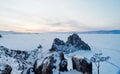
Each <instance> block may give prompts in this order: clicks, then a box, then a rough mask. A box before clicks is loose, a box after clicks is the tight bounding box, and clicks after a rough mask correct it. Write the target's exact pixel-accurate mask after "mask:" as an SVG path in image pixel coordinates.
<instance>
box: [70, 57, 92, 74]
mask: <svg viewBox="0 0 120 74" xmlns="http://www.w3.org/2000/svg"><path fill="white" fill-rule="evenodd" d="M72 64H73V69H76V70H77V71H80V72H83V73H86V74H92V63H91V62H87V59H86V58H83V57H76V56H73V57H72Z"/></svg>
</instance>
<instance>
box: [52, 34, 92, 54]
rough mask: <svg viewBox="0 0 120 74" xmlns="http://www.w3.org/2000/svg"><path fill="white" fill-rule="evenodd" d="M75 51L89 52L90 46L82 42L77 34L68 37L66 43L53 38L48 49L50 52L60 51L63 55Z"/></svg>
mask: <svg viewBox="0 0 120 74" xmlns="http://www.w3.org/2000/svg"><path fill="white" fill-rule="evenodd" d="M77 50H91V48H90V46H89V45H88V44H86V43H85V42H84V41H82V40H81V38H80V37H79V36H78V35H77V34H73V35H70V36H69V37H68V39H67V41H66V43H65V42H63V41H62V40H60V39H58V38H55V39H54V42H53V44H52V47H51V49H50V51H62V52H65V53H70V52H74V51H77Z"/></svg>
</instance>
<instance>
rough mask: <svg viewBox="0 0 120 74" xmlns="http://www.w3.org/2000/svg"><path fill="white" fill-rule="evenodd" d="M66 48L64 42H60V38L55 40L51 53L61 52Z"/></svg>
mask: <svg viewBox="0 0 120 74" xmlns="http://www.w3.org/2000/svg"><path fill="white" fill-rule="evenodd" d="M64 46H65V43H64V41H62V40H60V39H59V38H55V39H54V42H53V44H52V48H51V49H50V51H58V50H61V49H63V47H64Z"/></svg>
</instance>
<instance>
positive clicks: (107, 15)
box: [0, 0, 120, 32]
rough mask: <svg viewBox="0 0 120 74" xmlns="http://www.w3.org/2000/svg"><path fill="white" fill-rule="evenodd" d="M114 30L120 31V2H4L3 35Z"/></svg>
mask: <svg viewBox="0 0 120 74" xmlns="http://www.w3.org/2000/svg"><path fill="white" fill-rule="evenodd" d="M114 29H120V0H0V30H2V31H18V32H69V31H92V30H114Z"/></svg>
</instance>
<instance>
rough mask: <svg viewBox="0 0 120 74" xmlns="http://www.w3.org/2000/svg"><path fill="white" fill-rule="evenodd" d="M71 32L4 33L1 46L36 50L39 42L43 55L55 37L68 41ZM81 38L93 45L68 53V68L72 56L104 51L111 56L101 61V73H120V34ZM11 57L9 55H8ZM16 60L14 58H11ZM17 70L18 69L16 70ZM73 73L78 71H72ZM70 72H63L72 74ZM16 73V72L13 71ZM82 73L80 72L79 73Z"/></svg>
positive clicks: (86, 55) (70, 67) (91, 35)
mask: <svg viewBox="0 0 120 74" xmlns="http://www.w3.org/2000/svg"><path fill="white" fill-rule="evenodd" d="M69 35H70V34H55V33H44V34H4V35H2V36H3V38H0V46H5V47H7V48H10V49H14V50H18V49H19V50H27V51H30V50H34V49H36V48H37V47H38V45H39V44H41V45H42V47H43V48H42V49H43V53H45V54H44V55H43V56H46V55H47V52H48V49H50V48H51V46H52V43H53V40H54V38H56V37H57V38H59V39H61V40H64V41H66V40H67V37H68V36H69ZM79 36H80V37H81V39H82V40H83V41H84V42H86V43H88V45H90V47H91V49H92V50H91V51H82V50H81V51H77V52H74V53H71V54H66V55H65V57H66V58H67V59H68V60H69V62H68V65H69V67H68V69H69V70H70V69H72V65H71V64H72V62H71V56H73V55H77V56H83V57H87V58H88V59H90V57H92V56H93V55H94V54H95V53H98V52H100V53H103V56H110V59H109V60H108V62H103V63H101V66H100V74H118V73H119V72H120V54H119V53H120V48H119V46H120V34H79ZM8 58H9V57H8ZM11 60H12V61H15V60H14V59H11ZM12 61H6V60H5V59H2V61H0V63H2V62H6V63H7V64H9V63H10V64H13V63H12ZM12 67H15V68H17V64H13V66H12ZM14 72H16V69H15V71H14ZM70 73H71V74H73V73H75V74H77V72H76V71H71V72H70ZM70 73H69V72H66V73H61V74H70ZM12 74H16V73H12ZM79 74H80V73H79ZM93 74H97V72H96V67H95V65H94V64H93Z"/></svg>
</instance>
